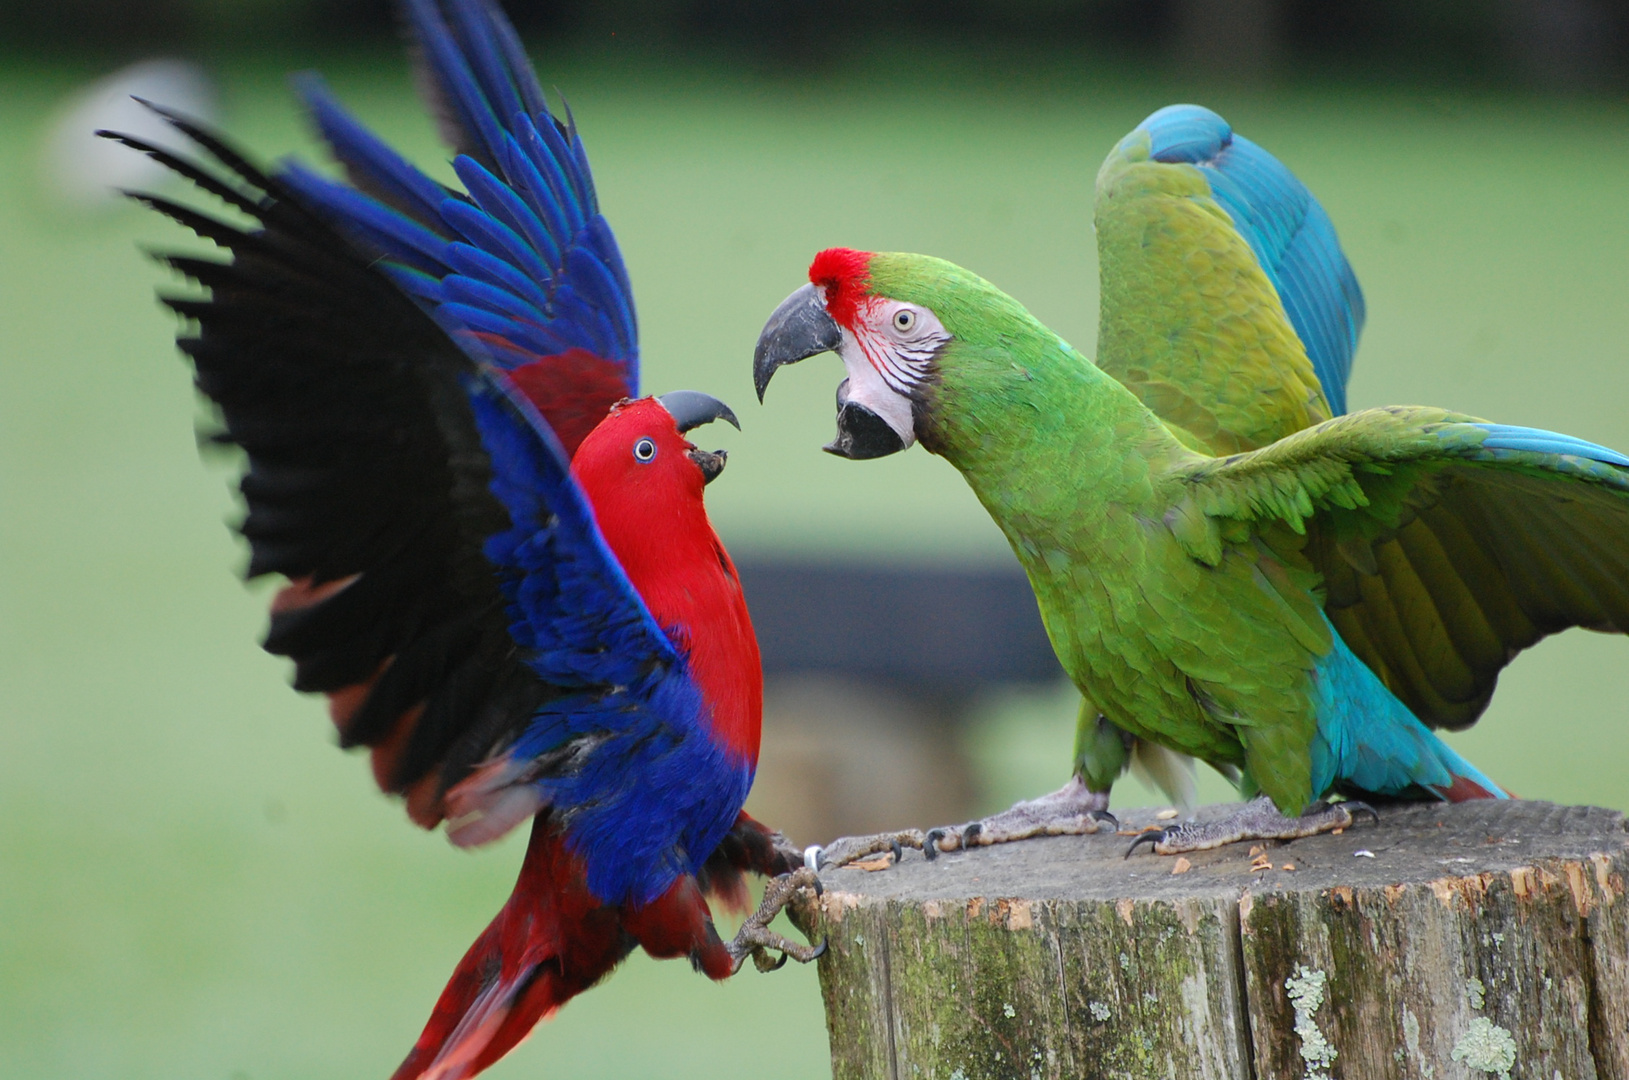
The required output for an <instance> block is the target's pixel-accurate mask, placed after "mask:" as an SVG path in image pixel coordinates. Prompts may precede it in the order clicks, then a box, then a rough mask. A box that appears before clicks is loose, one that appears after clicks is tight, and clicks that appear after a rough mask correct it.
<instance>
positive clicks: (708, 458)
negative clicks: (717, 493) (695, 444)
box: [687, 450, 729, 484]
mask: <svg viewBox="0 0 1629 1080" xmlns="http://www.w3.org/2000/svg"><path fill="white" fill-rule="evenodd" d="M687 453H688V455H689V458H690V460H691V461H694V462H695V463H696V468H698V469H700V470H701V482H702V483H704V484H711V483H712V482H713V481H714V480H717V479H718V474H719V473H721V472H723V471H724V460H725V459H726V458H728V457H729V455H728V454H726V453H725V452H724V451H722V450H690V451H688V452H687Z"/></svg>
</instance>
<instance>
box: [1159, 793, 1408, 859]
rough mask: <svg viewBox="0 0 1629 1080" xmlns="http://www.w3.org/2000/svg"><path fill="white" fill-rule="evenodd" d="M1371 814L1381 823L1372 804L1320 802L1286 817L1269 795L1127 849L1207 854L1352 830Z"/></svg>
mask: <svg viewBox="0 0 1629 1080" xmlns="http://www.w3.org/2000/svg"><path fill="white" fill-rule="evenodd" d="M1363 814H1367V815H1369V816H1370V817H1372V818H1374V822H1375V824H1376V825H1378V824H1380V815H1379V814H1377V813H1375V810H1374V807H1372V806H1370V805H1369V804H1368V803H1361V802H1353V801H1350V800H1348V801H1347V802H1338V803H1323V802H1316V803H1313V804H1312V805H1311V806H1309V807H1307V809H1306V811H1305V812H1304V813H1302V814H1301V816H1300V817H1293V818H1292V817H1285V816H1284V815H1283V814H1280V813H1279V812H1278V808H1277V807H1276V806H1274V805H1273V800H1271V799H1269V798H1268V797H1267V796H1265V795H1260V796H1257V797H1256V798H1254V799H1251V800H1250V801H1249V802H1247V803H1245V804H1244V806H1243V807H1241V808H1240V809H1239V810H1238V812H1237V813H1233V814H1229V815H1228V816H1227V817H1225V818H1222V819H1221V820H1220V821H1204V822H1199V821H1189V822H1184V823H1183V824H1181V825H1173V826H1171V827H1170V828H1168V829H1150V830H1148V831H1147V832H1145V833H1143V834H1142V835H1141V836H1139V837H1137V839H1135V840H1133V841H1132V842H1131V847H1130V848H1128V849H1127V850H1126V854H1127V855H1128V856H1129V855H1130V854H1131V853H1132V852H1133V851H1136V850H1137V849H1138V848H1139V847H1141V846H1142V845H1143V844H1149V845H1151V846H1152V847H1153V849H1154V851H1155V852H1157V853H1158V854H1160V855H1176V854H1178V853H1179V852H1184V851H1204V850H1205V849H1207V848H1216V847H1221V846H1222V845H1223V844H1235V843H1238V842H1239V841H1240V840H1296V839H1299V838H1300V837H1303V836H1316V835H1317V834H1318V833H1324V832H1332V831H1333V830H1335V829H1345V828H1349V827H1350V826H1351V824H1352V821H1353V819H1354V817H1356V816H1361V815H1363Z"/></svg>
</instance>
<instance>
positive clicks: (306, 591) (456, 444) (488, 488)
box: [124, 118, 751, 901]
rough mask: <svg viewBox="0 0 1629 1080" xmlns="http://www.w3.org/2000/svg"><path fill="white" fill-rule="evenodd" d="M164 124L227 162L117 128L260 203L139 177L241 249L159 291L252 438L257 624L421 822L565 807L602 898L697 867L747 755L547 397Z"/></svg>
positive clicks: (493, 832) (249, 529)
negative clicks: (194, 292)
mask: <svg viewBox="0 0 1629 1080" xmlns="http://www.w3.org/2000/svg"><path fill="white" fill-rule="evenodd" d="M172 122H175V123H176V126H177V127H179V128H180V129H181V130H182V131H184V132H185V133H186V134H188V135H189V136H191V137H192V138H193V139H194V141H196V142H197V143H198V144H199V145H201V146H203V147H204V148H205V149H206V150H207V151H209V152H210V153H211V154H212V155H213V156H214V157H215V159H216V160H217V162H219V163H220V165H221V166H224V168H223V169H220V170H217V171H211V170H210V169H208V168H206V167H204V166H201V165H199V164H197V163H195V162H190V161H185V160H182V159H179V158H177V157H175V156H174V155H172V154H169V153H167V152H166V151H163V150H161V149H157V148H155V147H152V146H150V145H148V144H145V143H142V142H140V141H139V140H135V139H125V140H124V141H125V142H127V143H128V144H130V145H132V146H134V147H135V148H137V149H140V150H144V151H146V152H148V153H150V154H151V155H152V156H153V157H155V158H157V159H158V160H160V161H161V162H163V163H164V164H166V165H169V166H170V167H171V168H173V169H175V170H176V171H177V172H179V173H181V174H182V175H184V176H187V177H188V178H189V179H192V180H193V181H194V182H195V183H197V184H198V185H199V186H200V187H202V188H203V189H204V190H206V191H208V192H210V193H211V194H214V195H216V196H218V197H220V198H221V199H223V200H225V201H226V202H228V203H230V204H231V205H233V206H234V207H236V208H237V209H238V210H239V211H241V212H243V213H245V214H247V215H249V216H251V217H253V218H255V219H257V220H258V222H259V223H260V228H258V229H254V230H252V231H245V230H243V229H240V228H238V227H237V226H234V225H230V224H227V223H225V222H222V221H220V220H218V219H216V218H212V217H210V216H207V215H205V214H202V213H199V212H198V211H196V210H193V209H191V208H189V207H186V206H182V205H180V204H177V203H174V202H171V201H169V200H167V199H163V198H159V197H156V196H140V198H141V199H142V200H143V201H145V202H146V203H148V204H149V205H150V206H152V207H154V208H155V209H157V210H159V211H161V212H163V213H165V214H167V215H169V216H170V217H172V218H175V219H176V220H177V221H179V222H180V223H182V224H183V225H185V226H187V227H189V228H191V229H193V230H194V231H195V232H197V233H198V234H199V235H201V236H203V237H205V238H207V239H210V240H212V241H214V242H215V243H217V244H219V245H220V246H222V247H224V248H226V249H227V250H229V251H230V252H231V254H232V259H231V261H230V262H224V263H223V262H214V261H210V260H206V259H201V258H194V257H183V256H172V257H169V258H168V260H167V261H168V262H170V264H171V265H173V266H174V267H176V268H177V269H178V270H180V271H181V272H182V273H183V274H185V275H187V276H188V277H189V278H191V279H192V280H193V281H195V282H197V283H199V284H201V285H204V286H206V287H207V288H208V289H209V293H210V294H209V296H208V297H207V298H204V297H172V298H167V302H168V303H169V305H170V306H171V307H172V308H174V309H175V310H176V311H178V312H179V313H181V314H182V315H184V316H186V317H187V318H188V319H189V320H192V321H193V322H194V324H195V326H196V333H195V334H194V335H192V336H187V337H183V338H182V339H181V340H180V345H181V348H182V349H183V351H185V352H186V353H187V354H188V355H189V356H190V357H191V358H192V360H193V363H194V365H195V367H196V371H197V385H198V388H199V389H200V390H201V391H202V392H203V393H204V394H205V395H206V396H208V397H209V398H210V399H211V400H212V401H214V402H215V404H216V405H217V406H218V407H219V409H220V416H221V421H222V430H221V431H220V433H219V434H218V435H217V439H218V441H221V442H225V443H229V444H233V445H236V446H239V447H241V448H242V449H243V450H244V451H245V452H246V454H247V456H248V469H247V471H246V473H245V475H244V477H243V480H242V484H241V488H242V492H243V495H244V500H245V502H246V504H247V507H248V513H247V515H246V517H245V518H244V521H243V524H242V527H241V528H242V532H243V535H244V537H245V538H246V539H247V540H248V541H249V548H250V562H249V570H248V573H249V575H250V576H251V577H254V576H259V575H263V574H269V573H277V574H282V575H285V576H286V577H287V578H288V579H289V581H290V584H289V585H288V586H287V587H286V588H284V589H283V590H282V592H280V593H279V594H278V596H277V598H276V600H274V602H273V604H272V625H271V630H270V633H269V634H268V636H267V639H266V648H267V649H268V650H269V651H271V652H273V653H276V654H278V655H282V656H288V657H290V658H291V659H293V660H294V662H295V672H296V674H295V685H296V687H297V688H298V689H301V690H306V691H313V692H320V693H324V694H327V695H328V696H329V699H330V711H331V712H332V714H333V717H334V720H335V723H336V725H337V726H338V727H339V729H340V736H341V742H342V743H343V744H344V745H346V746H358V745H365V746H368V747H370V748H371V749H372V751H373V761H374V773H375V776H376V778H377V779H378V781H379V784H380V786H381V787H382V788H384V789H385V790H386V791H390V792H395V793H398V794H402V795H404V796H406V797H407V799H408V806H409V810H410V812H411V813H412V814H413V817H414V819H415V820H417V821H418V822H419V823H420V824H423V825H425V826H427V827H428V826H431V825H434V824H435V823H436V822H437V821H439V820H440V819H441V818H443V817H448V818H465V817H466V816H467V815H468V814H469V812H471V811H474V812H476V816H478V817H484V818H490V820H489V821H488V822H487V823H486V825H485V826H484V832H482V831H481V829H476V835H475V838H474V839H475V840H479V839H490V838H492V837H494V836H497V835H501V834H502V832H504V831H507V828H508V827H512V826H513V825H515V824H518V823H519V822H521V821H523V820H524V819H525V818H526V817H527V816H529V815H530V814H531V813H532V812H535V811H538V810H541V809H543V808H545V807H551V806H552V807H553V808H554V809H553V812H555V813H557V814H558V815H559V818H560V820H561V821H562V823H563V826H564V829H565V832H566V837H567V842H568V843H569V844H570V845H571V846H572V847H573V848H574V849H575V850H577V851H578V852H579V853H580V854H582V855H583V857H584V860H585V863H586V864H587V869H588V874H589V882H590V886H591V887H592V888H593V889H594V890H595V891H596V893H597V894H598V895H600V896H601V897H602V898H603V899H607V900H612V901H616V900H622V899H625V898H627V897H629V896H634V897H638V898H640V899H641V900H649V899H651V898H653V896H654V895H655V894H656V893H659V892H660V891H661V889H663V888H665V887H666V886H667V885H668V884H670V883H671V881H672V879H673V875H674V873H676V872H693V871H694V870H698V869H700V868H701V867H702V865H703V860H705V859H706V857H707V856H708V855H709V854H711V853H712V851H713V849H714V848H715V847H716V846H717V844H718V843H719V842H720V840H721V839H722V838H723V837H724V836H725V835H726V834H727V833H728V831H729V829H730V826H731V825H732V824H733V823H734V821H735V818H736V813H737V810H738V809H739V807H740V805H741V802H742V801H743V800H744V799H745V796H746V786H747V784H748V783H749V782H750V779H751V766H750V764H749V763H744V762H742V761H740V760H737V758H738V757H739V755H736V756H734V757H732V756H731V755H729V754H728V753H727V752H726V751H725V750H724V749H722V748H721V747H719V746H717V745H715V744H714V742H713V740H712V739H711V738H709V736H708V733H707V730H706V729H705V727H704V725H703V723H702V719H701V718H702V716H703V702H702V699H701V695H700V692H699V690H698V689H697V687H696V685H695V683H694V681H693V680H692V679H691V678H690V676H689V674H688V672H687V670H686V665H685V664H684V663H683V661H682V660H681V658H680V657H679V655H678V653H677V651H676V650H675V648H674V646H673V643H672V642H671V641H670V640H669V639H668V637H667V635H666V633H665V632H664V631H663V629H662V628H661V627H658V626H657V625H656V623H655V621H654V620H653V619H652V618H651V615H650V613H649V611H648V610H647V609H646V607H645V605H644V603H643V601H642V600H641V599H640V597H639V596H638V594H637V593H636V592H635V591H634V589H633V587H632V585H631V584H630V583H629V581H628V579H627V576H626V575H625V574H624V573H623V571H622V569H621V567H620V565H619V564H618V563H617V561H616V559H615V557H614V556H613V555H612V554H611V552H610V550H609V549H608V548H607V547H606V545H605V542H604V540H603V539H602V538H601V536H600V533H599V530H598V527H597V526H596V524H595V522H594V518H593V514H592V511H591V509H590V507H589V504H588V502H587V500H586V499H585V497H584V495H583V493H582V491H581V490H580V488H579V487H578V485H577V483H576V481H575V480H574V479H573V478H572V476H571V473H570V470H569V466H568V464H567V458H566V454H565V450H564V448H563V447H562V446H561V445H560V443H559V440H558V439H556V438H555V436H554V434H553V433H552V432H551V431H550V430H549V426H548V424H547V422H546V421H544V420H543V418H542V417H541V416H540V415H539V413H538V412H537V410H536V409H535V408H534V407H533V405H532V404H531V402H530V399H529V398H528V397H527V396H525V395H523V394H522V393H520V392H519V390H518V389H517V388H516V387H515V385H514V383H513V381H512V379H511V377H510V376H509V375H507V374H505V373H503V372H502V371H501V370H500V369H497V368H495V367H493V366H491V365H490V364H488V363H487V362H486V361H487V358H486V357H484V356H479V357H478V358H477V357H472V355H471V354H470V353H469V352H467V351H466V348H465V347H461V345H464V346H466V347H468V348H473V347H474V346H473V344H470V343H471V342H472V341H473V339H469V338H466V337H463V336H461V335H459V334H457V333H456V328H452V331H453V332H449V329H447V328H443V327H442V326H440V325H438V324H437V322H436V320H435V319H434V318H432V317H431V314H430V313H428V312H426V311H424V310H423V309H421V308H420V307H419V306H417V305H416V304H414V303H413V302H412V301H411V300H410V299H409V298H408V297H407V296H405V295H404V294H403V293H402V292H401V291H400V290H399V289H397V288H396V287H395V286H394V285H393V284H392V282H391V280H390V278H389V277H388V276H386V275H385V274H383V273H380V272H379V270H378V269H377V267H376V266H375V265H374V264H372V263H371V262H370V260H369V259H368V258H367V257H366V256H365V255H364V254H362V253H361V252H358V251H357V250H355V249H354V248H353V247H352V246H351V244H350V243H349V242H348V241H347V240H346V239H345V238H344V237H342V236H341V235H339V234H338V233H337V232H336V231H335V230H334V228H333V227H332V226H330V225H329V224H328V222H327V221H326V220H324V218H323V217H322V216H321V215H319V214H317V213H313V212H312V211H310V210H309V209H307V208H306V207H305V206H303V205H302V203H301V197H300V195H299V194H298V193H297V192H295V191H293V190H291V189H289V188H287V187H285V186H284V185H283V184H282V183H281V182H280V181H278V180H277V179H275V178H271V177H267V176H265V175H264V174H263V173H261V172H260V171H259V170H258V169H256V168H255V167H254V166H253V165H251V164H250V163H249V162H247V161H246V160H245V159H244V158H243V157H242V156H241V155H239V154H237V153H236V152H235V151H233V150H232V149H231V148H230V147H228V146H227V145H226V144H225V143H223V142H222V141H221V140H219V139H218V138H216V137H215V136H213V135H212V134H211V133H209V132H207V131H204V130H202V129H201V128H199V127H197V126H196V125H194V124H191V123H188V122H186V121H184V120H179V119H176V118H172ZM441 314H442V316H443V317H445V313H444V312H443V313H441ZM459 827H460V828H471V827H472V826H471V825H470V824H469V823H468V822H467V821H465V822H461V823H460V824H459ZM454 834H455V838H457V829H455V830H454ZM467 842H474V840H468V841H467ZM691 853H694V854H691Z"/></svg>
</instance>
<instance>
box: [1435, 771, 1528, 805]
mask: <svg viewBox="0 0 1629 1080" xmlns="http://www.w3.org/2000/svg"><path fill="white" fill-rule="evenodd" d="M1488 783H1489V784H1491V783H1492V781H1488ZM1434 790H1435V791H1436V793H1437V794H1438V795H1440V796H1442V797H1443V798H1444V799H1446V800H1447V801H1448V802H1469V801H1470V800H1472V799H1513V798H1515V797H1516V796H1515V795H1513V794H1511V793H1510V792H1508V791H1503V790H1501V789H1500V788H1498V787H1497V786H1495V787H1493V788H1492V789H1491V790H1490V789H1489V788H1488V787H1487V786H1485V785H1484V784H1482V783H1480V782H1478V781H1476V780H1472V779H1471V778H1470V777H1468V776H1456V777H1454V782H1453V783H1452V784H1450V785H1449V786H1447V787H1445V788H1435V789H1434Z"/></svg>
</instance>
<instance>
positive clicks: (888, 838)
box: [803, 829, 925, 870]
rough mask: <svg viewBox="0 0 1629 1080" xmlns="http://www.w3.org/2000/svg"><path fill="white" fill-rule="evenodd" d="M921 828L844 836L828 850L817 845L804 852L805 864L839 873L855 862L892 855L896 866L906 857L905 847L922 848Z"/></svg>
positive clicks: (814, 868)
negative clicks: (888, 853)
mask: <svg viewBox="0 0 1629 1080" xmlns="http://www.w3.org/2000/svg"><path fill="white" fill-rule="evenodd" d="M922 845H923V836H922V830H921V829H905V830H902V831H900V832H886V833H877V834H876V835H874V836H845V837H842V838H841V839H838V840H833V841H832V842H831V843H830V844H827V845H826V846H825V847H821V846H819V845H818V844H817V845H815V846H813V847H810V848H808V849H806V850H805V851H804V852H803V865H804V866H806V867H808V868H809V869H810V870H840V869H842V868H843V867H845V866H847V865H849V864H850V863H853V862H858V861H859V860H861V859H864V858H866V857H868V856H871V855H880V854H882V853H883V852H885V851H888V852H892V853H893V856H894V862H895V863H896V864H897V863H898V862H899V860H900V859H902V858H904V857H905V849H906V848H916V849H917V850H918V851H922V850H925V849H924V848H923V846H922Z"/></svg>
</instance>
